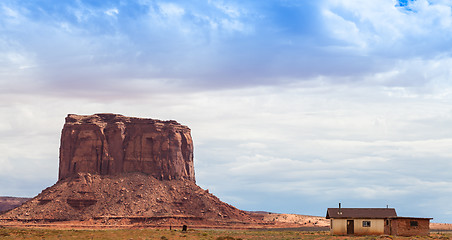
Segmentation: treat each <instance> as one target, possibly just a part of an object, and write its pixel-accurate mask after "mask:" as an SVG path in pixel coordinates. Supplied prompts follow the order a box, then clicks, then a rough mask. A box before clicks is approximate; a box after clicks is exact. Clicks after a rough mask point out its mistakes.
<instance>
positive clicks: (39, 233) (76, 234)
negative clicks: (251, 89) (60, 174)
mask: <svg viewBox="0 0 452 240" xmlns="http://www.w3.org/2000/svg"><path fill="white" fill-rule="evenodd" d="M451 238H452V234H451V233H432V234H431V235H430V236H426V237H398V236H397V237H394V236H361V237H359V236H332V235H330V234H329V232H327V231H300V230H297V229H278V230H225V229H223V230H218V229H216V230H213V229H188V230H187V231H181V230H180V229H173V230H169V229H102V230H93V229H90V230H87V229H84V230H80V229H49V228H8V227H7V228H0V239H32V240H33V239H40V240H41V239H49V240H51V239H140V240H145V239H160V240H165V239H166V240H168V239H171V240H173V239H174V240H178V239H184V240H190V239H193V240H194V239H200V240H204V239H205V240H239V239H250V240H252V239H255V240H258V239H259V240H260V239H264V240H265V239H287V240H289V239H312V240H315V239H332V240H346V239H356V240H367V239H368V240H371V239H372V240H377V239H381V240H385V239H394V240H399V239H400V240H411V239H416V240H421V239H444V240H445V239H451Z"/></svg>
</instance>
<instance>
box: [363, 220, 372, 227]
mask: <svg viewBox="0 0 452 240" xmlns="http://www.w3.org/2000/svg"><path fill="white" fill-rule="evenodd" d="M362 225H363V227H370V226H372V221H368V220H366V221H363V224H362Z"/></svg>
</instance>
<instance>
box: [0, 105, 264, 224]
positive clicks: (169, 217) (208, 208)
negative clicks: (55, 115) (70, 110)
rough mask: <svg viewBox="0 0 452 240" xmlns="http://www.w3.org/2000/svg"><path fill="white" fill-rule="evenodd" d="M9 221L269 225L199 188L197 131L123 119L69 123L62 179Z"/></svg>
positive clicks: (82, 118) (7, 216) (85, 118)
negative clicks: (195, 148) (195, 147)
mask: <svg viewBox="0 0 452 240" xmlns="http://www.w3.org/2000/svg"><path fill="white" fill-rule="evenodd" d="M0 220H1V221H14V222H27V223H49V222H53V223H55V222H59V223H62V222H67V221H70V222H71V223H72V224H73V223H74V222H76V223H85V224H94V225H97V224H99V225H134V224H144V225H149V226H168V225H169V226H171V225H176V224H191V225H198V226H222V225H223V226H228V225H229V226H230V225H231V224H232V225H234V224H235V225H243V224H245V225H248V224H253V223H254V224H263V222H262V221H261V220H260V219H257V218H255V217H253V214H250V213H248V212H246V211H242V210H239V209H237V208H235V207H233V206H231V205H229V204H226V203H224V202H222V201H220V200H219V199H218V198H217V197H215V196H214V195H212V194H210V193H209V192H208V190H203V189H201V188H200V187H199V186H197V185H196V182H195V172H194V166H193V140H192V137H191V134H190V129H189V128H188V127H186V126H183V125H181V124H179V123H178V122H176V121H161V120H154V119H144V118H135V117H126V116H122V115H119V114H105V113H103V114H94V115H75V114H69V115H68V116H67V117H66V122H65V124H64V127H63V130H62V133H61V146H60V159H59V176H58V181H57V182H56V183H55V184H54V185H53V186H51V187H49V188H47V189H45V190H43V191H42V192H41V193H40V194H39V195H37V196H36V197H34V198H32V199H31V200H29V201H27V202H26V203H24V204H23V205H22V206H20V207H18V208H15V209H13V210H10V211H8V212H6V213H4V214H3V215H1V216H0Z"/></svg>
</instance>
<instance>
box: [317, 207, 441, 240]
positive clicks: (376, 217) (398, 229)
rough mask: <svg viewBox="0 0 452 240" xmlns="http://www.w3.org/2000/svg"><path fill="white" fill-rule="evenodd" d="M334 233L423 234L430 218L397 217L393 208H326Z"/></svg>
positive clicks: (428, 228) (331, 229)
mask: <svg viewBox="0 0 452 240" xmlns="http://www.w3.org/2000/svg"><path fill="white" fill-rule="evenodd" d="M326 218H327V219H331V222H330V232H331V234H334V235H398V236H425V235H428V234H429V232H430V220H431V219H432V218H412V217H398V216H397V213H396V210H395V209H394V208H341V207H340V205H339V208H328V210H327V213H326Z"/></svg>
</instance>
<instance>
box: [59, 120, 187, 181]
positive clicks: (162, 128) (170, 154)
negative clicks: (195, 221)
mask: <svg viewBox="0 0 452 240" xmlns="http://www.w3.org/2000/svg"><path fill="white" fill-rule="evenodd" d="M132 172H141V173H145V174H148V175H151V176H153V177H155V178H157V179H161V180H172V179H185V180H189V181H192V182H195V173H194V166H193V141H192V138H191V134H190V128H188V127H187V126H184V125H181V124H179V123H178V122H176V121H161V120H154V119H145V118H135V117H126V116H122V115H119V114H110V113H97V114H94V115H75V114H69V115H68V116H67V117H66V123H65V124H64V127H63V130H62V133H61V146H60V169H59V177H58V180H63V179H66V178H68V177H71V176H76V175H77V174H78V173H91V174H100V175H116V174H120V173H132Z"/></svg>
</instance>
